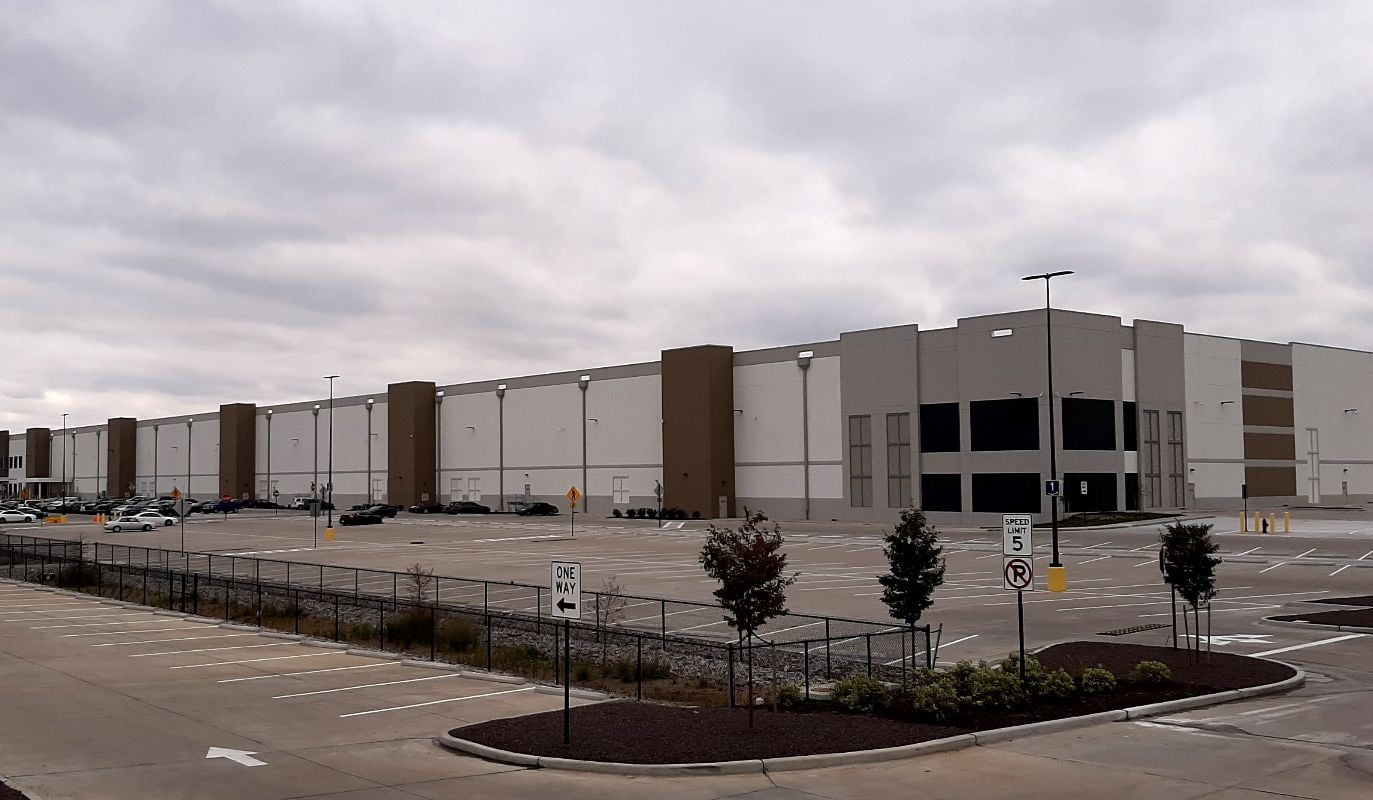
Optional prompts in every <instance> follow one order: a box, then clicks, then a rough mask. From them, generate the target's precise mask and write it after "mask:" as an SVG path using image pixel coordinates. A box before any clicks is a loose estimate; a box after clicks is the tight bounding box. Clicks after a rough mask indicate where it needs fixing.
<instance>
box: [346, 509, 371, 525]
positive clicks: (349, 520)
mask: <svg viewBox="0 0 1373 800" xmlns="http://www.w3.org/2000/svg"><path fill="white" fill-rule="evenodd" d="M381 519H382V518H381V515H380V514H369V513H368V512H366V511H352V512H349V513H347V514H344V515H342V516H340V517H339V518H338V524H340V525H380V524H381Z"/></svg>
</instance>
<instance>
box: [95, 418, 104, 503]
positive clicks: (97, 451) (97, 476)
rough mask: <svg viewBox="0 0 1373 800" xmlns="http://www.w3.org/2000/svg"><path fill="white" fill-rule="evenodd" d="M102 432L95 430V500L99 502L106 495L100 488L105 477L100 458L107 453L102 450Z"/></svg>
mask: <svg viewBox="0 0 1373 800" xmlns="http://www.w3.org/2000/svg"><path fill="white" fill-rule="evenodd" d="M101 432H102V431H101V430H100V429H99V428H96V429H95V499H97V500H99V499H100V497H101V495H103V494H105V490H104V489H101V488H100V486H101V480H100V479H101V477H103V476H102V475H101V473H100V456H101V454H102V453H104V452H105V451H104V450H102V449H100V434H101Z"/></svg>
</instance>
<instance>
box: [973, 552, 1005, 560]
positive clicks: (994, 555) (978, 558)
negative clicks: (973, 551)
mask: <svg viewBox="0 0 1373 800" xmlns="http://www.w3.org/2000/svg"><path fill="white" fill-rule="evenodd" d="M999 555H1001V554H1000V553H988V554H987V555H985V556H977V559H976V560H978V561H981V560H982V559H984V558H996V557H997V556H999Z"/></svg>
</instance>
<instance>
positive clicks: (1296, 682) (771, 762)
mask: <svg viewBox="0 0 1373 800" xmlns="http://www.w3.org/2000/svg"><path fill="white" fill-rule="evenodd" d="M1264 660H1266V661H1267V660H1271V659H1264ZM1275 663H1279V664H1283V666H1286V667H1290V668H1292V669H1294V670H1296V673H1297V674H1295V675H1293V676H1292V677H1290V678H1285V679H1283V680H1281V681H1278V682H1276V683H1269V684H1265V685H1263V686H1253V687H1250V688H1248V689H1231V690H1228V691H1224V692H1216V693H1215V694H1207V695H1199V696H1197V697H1184V698H1182V699H1179V700H1169V701H1167V702H1163V703H1152V704H1150V705H1144V706H1135V707H1133V708H1125V709H1117V710H1115V711H1102V712H1099V713H1096V714H1087V715H1085V716H1081V717H1065V718H1063V719H1051V720H1045V721H1043V722H1031V723H1029V724H1027V725H1016V726H1013V727H1009V728H998V729H996V730H990V731H977V732H974V733H965V734H960V735H958V736H950V737H947V738H944V739H934V740H932V741H928V742H917V743H915V744H908V745H901V746H898V747H887V748H882V749H878V750H854V751H851V752H847V753H817V754H815V755H807V756H788V757H784V758H766V759H748V760H743V761H705V762H701V763H699V764H623V763H617V762H609V761H581V760H578V759H571V758H553V757H546V756H533V755H530V754H528V753H514V752H511V751H508V750H500V749H497V748H494V747H488V746H487V745H483V744H478V743H477V742H473V741H469V740H467V739H462V738H460V737H457V736H453V735H452V734H451V733H448V732H447V731H445V732H444V733H442V734H440V735H439V737H438V740H437V741H438V743H439V744H440V745H442V746H443V747H445V748H447V749H449V750H453V751H456V752H459V753H466V754H468V755H473V756H477V757H478V758H484V759H486V760H488V761H495V762H499V763H502V764H514V765H516V766H523V767H539V768H542V769H562V770H569V771H574V772H597V773H605V774H615V775H743V774H749V773H767V772H787V771H793V770H803V769H820V768H823V767H838V766H846V765H850V764H873V763H878V762H882V761H895V760H898V759H903V758H912V757H915V756H919V755H925V754H927V753H942V752H946V751H949V750H958V749H961V748H965V747H974V746H980V745H990V744H996V743H997V742H1006V741H1010V740H1012V739H1019V738H1021V737H1025V736H1036V735H1039V734H1044V733H1054V732H1058V731H1065V730H1073V729H1076V728H1086V727H1090V726H1092V725H1100V724H1103V723H1107V722H1123V721H1125V720H1130V719H1138V718H1140V717H1149V716H1155V715H1158V714H1167V713H1171V712H1174V711H1185V710H1188V709H1193V708H1201V707H1203V706H1212V705H1219V704H1221V703H1227V702H1230V701H1232V700H1241V699H1245V698H1249V697H1259V696H1261V695H1268V694H1278V693H1281V692H1286V691H1290V690H1292V689H1296V688H1299V687H1301V686H1302V685H1304V684H1305V683H1306V673H1305V672H1303V671H1302V670H1300V669H1297V668H1296V667H1294V666H1292V665H1291V664H1287V663H1285V662H1281V661H1278V662H1275ZM543 688H544V687H539V689H538V691H542V690H543ZM550 688H551V689H554V690H556V689H557V687H550ZM575 692H576V690H574V693H575Z"/></svg>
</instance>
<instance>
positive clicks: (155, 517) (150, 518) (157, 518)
mask: <svg viewBox="0 0 1373 800" xmlns="http://www.w3.org/2000/svg"><path fill="white" fill-rule="evenodd" d="M129 519H137V520H142V521H143V522H151V523H152V524H153V525H155V526H157V527H166V526H168V525H175V524H176V517H169V516H167V515H166V514H162V513H159V512H157V511H140V512H139V513H137V514H134V515H132V516H131V517H129Z"/></svg>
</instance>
